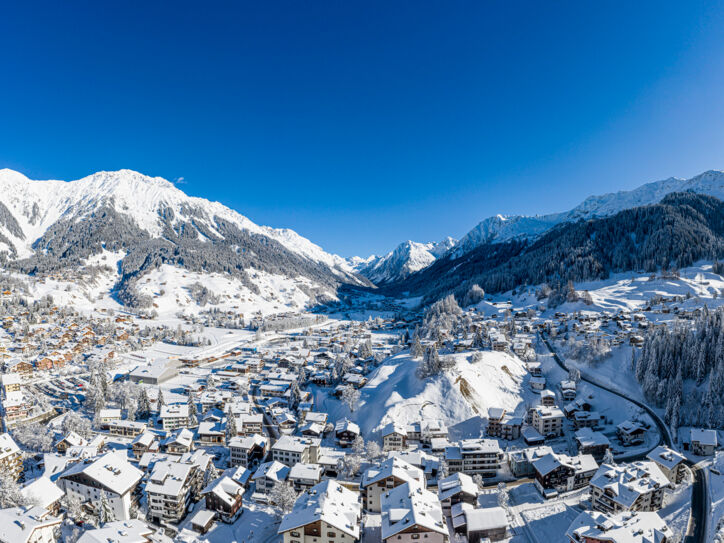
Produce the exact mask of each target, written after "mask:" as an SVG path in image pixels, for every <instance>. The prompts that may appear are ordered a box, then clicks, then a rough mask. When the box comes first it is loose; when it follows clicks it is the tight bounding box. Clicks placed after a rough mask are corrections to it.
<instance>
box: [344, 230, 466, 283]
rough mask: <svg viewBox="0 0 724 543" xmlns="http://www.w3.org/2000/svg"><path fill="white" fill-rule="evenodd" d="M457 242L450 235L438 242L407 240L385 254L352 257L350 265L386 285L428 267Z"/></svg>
mask: <svg viewBox="0 0 724 543" xmlns="http://www.w3.org/2000/svg"><path fill="white" fill-rule="evenodd" d="M455 243H456V240H454V239H453V238H449V237H448V238H445V239H444V240H442V241H440V242H437V243H416V242H414V241H405V242H403V243H400V244H399V245H398V246H397V247H395V249H394V250H392V251H391V252H389V253H387V254H386V255H383V256H372V257H370V258H367V259H361V258H356V259H350V265H352V266H353V267H354V268H355V269H356V270H357V271H358V272H359V273H360V274H361V275H363V276H365V277H367V278H368V279H369V280H370V281H372V282H373V283H374V284H376V285H384V284H388V283H393V282H395V281H400V280H402V279H405V278H406V277H408V276H409V275H410V274H412V273H415V272H417V271H420V270H422V269H425V268H427V267H428V266H430V265H431V264H432V263H433V262H435V260H437V259H438V258H439V257H441V256H442V255H444V254H445V253H447V252H448V251H449V250H450V249H451V248H452V247H454V246H455Z"/></svg>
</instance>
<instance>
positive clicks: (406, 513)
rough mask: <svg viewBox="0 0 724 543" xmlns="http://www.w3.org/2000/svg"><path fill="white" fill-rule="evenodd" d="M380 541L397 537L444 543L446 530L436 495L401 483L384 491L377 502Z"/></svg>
mask: <svg viewBox="0 0 724 543" xmlns="http://www.w3.org/2000/svg"><path fill="white" fill-rule="evenodd" d="M381 508H382V542H383V543H394V542H396V541H398V538H401V537H404V538H405V541H407V540H416V539H420V540H424V541H426V542H428V543H445V542H446V541H447V540H448V530H447V526H446V525H445V520H444V518H443V514H442V508H441V507H440V502H439V501H438V499H437V496H436V495H435V494H433V493H432V492H430V491H428V490H425V489H424V488H423V487H421V486H419V485H416V484H414V483H409V482H408V483H404V484H402V485H400V486H398V487H395V488H393V489H391V490H388V491H387V492H385V494H384V495H383V496H382V499H381Z"/></svg>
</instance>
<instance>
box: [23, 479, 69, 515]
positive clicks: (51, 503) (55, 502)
mask: <svg viewBox="0 0 724 543" xmlns="http://www.w3.org/2000/svg"><path fill="white" fill-rule="evenodd" d="M21 493H22V495H23V497H24V498H25V499H27V500H29V501H30V503H33V505H38V506H40V507H43V508H45V509H46V510H48V511H49V512H50V513H51V514H52V515H57V514H58V513H59V512H60V500H61V499H62V498H63V496H64V495H65V493H64V492H63V491H62V490H61V489H60V487H58V485H56V484H55V483H54V482H53V481H51V480H50V479H49V478H48V477H38V478H37V479H35V480H34V481H33V482H31V483H29V484H27V485H25V486H24V487H23V488H22V490H21Z"/></svg>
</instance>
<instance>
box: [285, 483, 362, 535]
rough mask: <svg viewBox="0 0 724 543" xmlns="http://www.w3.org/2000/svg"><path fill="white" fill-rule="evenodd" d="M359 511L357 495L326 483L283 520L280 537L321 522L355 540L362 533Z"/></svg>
mask: <svg viewBox="0 0 724 543" xmlns="http://www.w3.org/2000/svg"><path fill="white" fill-rule="evenodd" d="M360 509H361V508H360V504H359V501H358V494H357V493H356V492H353V491H351V490H348V489H346V488H344V487H343V486H342V485H340V484H339V483H338V482H337V481H333V480H327V481H323V482H321V483H319V484H317V485H314V486H313V487H312V488H310V489H309V490H307V491H306V492H305V493H304V494H302V495H301V496H300V497H299V498H298V499H297V502H296V503H295V504H294V509H292V512H291V513H289V514H288V515H285V516H284V518H283V519H282V522H281V524H280V525H279V531H278V533H280V534H281V533H284V532H287V531H289V530H293V529H295V528H300V527H302V526H306V525H308V524H311V523H313V522H318V521H322V522H325V523H327V524H329V525H330V526H333V527H334V528H336V529H337V530H339V531H341V532H344V533H345V534H348V535H349V536H351V537H352V539H355V540H356V539H359V532H360V530H359V518H360Z"/></svg>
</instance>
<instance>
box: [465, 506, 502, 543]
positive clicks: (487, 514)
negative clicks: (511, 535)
mask: <svg viewBox="0 0 724 543" xmlns="http://www.w3.org/2000/svg"><path fill="white" fill-rule="evenodd" d="M464 515H465V532H466V535H467V537H468V542H469V543H481V542H486V541H501V540H503V539H505V538H506V536H507V532H508V516H507V514H506V513H505V510H504V509H503V508H502V507H490V508H487V509H472V508H470V509H467V510H465V511H464Z"/></svg>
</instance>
